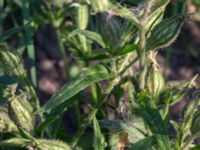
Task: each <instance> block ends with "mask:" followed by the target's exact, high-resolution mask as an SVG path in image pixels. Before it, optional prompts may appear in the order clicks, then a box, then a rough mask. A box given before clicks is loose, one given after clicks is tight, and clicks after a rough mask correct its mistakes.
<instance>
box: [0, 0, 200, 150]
mask: <svg viewBox="0 0 200 150" xmlns="http://www.w3.org/2000/svg"><path fill="white" fill-rule="evenodd" d="M16 2H17V1H16ZM37 2H38V1H37ZM168 3H169V1H168V0H157V1H156V0H146V1H143V2H141V3H140V4H139V5H137V7H135V8H134V9H133V10H130V9H128V8H126V7H125V6H122V5H118V4H115V2H111V1H108V0H102V1H99V0H83V1H78V0H77V1H56V0H52V1H49V2H47V1H41V3H39V4H38V3H34V5H33V8H32V10H33V14H32V23H33V24H34V26H35V27H37V26H39V24H41V22H40V21H41V20H43V23H44V22H48V23H49V24H51V25H52V26H53V27H54V29H55V32H56V40H57V43H58V45H59V49H60V53H61V54H62V59H63V61H64V64H65V69H66V74H67V75H68V78H70V80H69V81H68V82H67V83H66V85H64V86H63V87H62V88H61V89H60V90H59V91H58V92H56V93H55V94H54V95H53V96H52V97H51V98H50V100H49V101H48V102H47V103H46V104H45V105H44V106H40V105H39V100H38V98H37V95H36V92H35V90H34V86H33V85H32V83H31V82H30V81H29V79H28V76H27V73H26V71H25V69H24V67H23V63H22V59H21V56H20V53H19V51H16V50H15V49H14V48H12V47H11V46H9V44H8V43H6V42H5V41H3V40H1V43H0V65H1V67H2V68H3V72H4V73H6V74H8V75H9V76H10V77H12V78H14V79H15V80H16V82H17V85H19V86H12V87H11V88H9V89H10V90H8V86H7V85H3V86H2V87H1V91H2V92H3V93H6V94H4V95H3V97H2V98H1V107H0V148H1V149H9V150H10V149H15V150H16V149H41V150H46V149H48V150H51V149H52V150H57V149H60V150H67V149H77V150H78V149H96V150H101V149H118V150H123V149H125V148H128V149H130V150H131V149H133V150H141V149H143V150H145V149H146V150H148V149H153V150H155V149H160V150H170V149H175V150H186V149H190V148H191V149H192V148H193V149H195V148H197V149H198V147H199V145H195V143H193V142H194V139H196V138H197V137H198V136H199V133H200V131H199V117H200V116H199V109H198V107H199V98H200V97H199V95H198V94H199V91H197V92H196V94H195V96H194V97H193V98H191V102H190V103H189V104H188V105H187V106H185V108H184V110H183V112H182V115H181V118H182V121H181V122H179V121H177V120H172V119H171V118H170V114H169V107H170V105H173V104H175V103H177V102H178V101H180V100H181V99H182V98H183V96H184V95H187V92H188V91H189V90H191V89H194V88H198V87H199V85H198V84H197V83H196V78H197V76H195V77H193V78H192V79H191V80H190V81H181V82H167V81H165V80H164V77H163V75H162V73H161V71H160V66H159V64H158V63H157V60H156V54H157V51H158V50H159V49H162V48H165V47H167V46H169V45H171V44H172V43H173V42H174V41H175V39H176V38H177V36H178V34H179V32H180V30H181V27H182V25H183V23H184V20H185V16H186V15H187V14H186V13H185V12H184V11H183V12H182V14H177V15H176V16H173V17H169V18H167V19H163V14H164V11H165V8H166V6H167V5H168ZM63 5H64V8H63V7H62V6H63ZM34 6H35V7H34ZM66 8H68V10H66ZM22 9H25V10H24V13H25V14H26V13H27V8H22ZM36 9H37V11H34V10H36ZM183 10H184V9H183ZM38 11H40V12H41V14H40V15H39V17H38V18H34V17H35V16H34V15H38V14H37V13H38ZM66 13H67V15H68V16H72V15H73V16H76V17H75V19H74V20H73V19H71V20H69V21H71V22H72V24H73V25H74V26H70V27H69V26H65V25H64V24H63V22H64V17H63V16H62V15H64V14H66ZM26 16H27V15H26ZM24 17H25V16H24ZM40 17H41V18H40ZM37 19H38V20H37ZM40 19H41V20H40ZM39 20H40V21H39ZM28 29H29V28H26V29H25V31H27V30H28ZM27 36H28V35H27ZM2 37H3V36H2ZM27 38H28V37H27ZM1 39H4V38H1ZM65 45H67V46H68V51H69V52H71V54H72V55H73V57H74V59H75V60H76V61H83V62H84V69H82V70H80V72H79V74H78V75H77V76H76V77H73V78H72V77H70V76H69V71H70V66H69V65H68V62H67V61H68V59H66V54H65V49H64V48H65ZM31 50H32V47H31ZM94 61H95V62H96V64H97V65H93V62H94ZM137 62H138V63H139V66H138V65H137ZM133 66H137V67H138V69H135V70H134V69H133V68H132V67H133ZM86 88H88V89H89V91H90V94H85V93H84V92H81V91H82V90H84V89H86ZM83 95H84V96H83ZM83 97H84V98H83ZM111 98H114V100H115V102H114V104H113V106H111V105H110V104H109V103H108V101H109V100H110V99H111ZM122 99H126V101H122ZM80 100H82V101H87V103H88V104H89V105H88V109H89V113H88V114H81V113H80V108H79V107H78V105H77V103H78V102H79V101H80ZM71 106H75V109H76V115H75V117H76V122H77V127H78V130H77V132H76V134H75V135H73V136H72V137H67V136H70V135H66V133H62V135H64V136H62V135H61V134H60V132H63V131H62V130H61V129H62V128H61V126H60V122H61V119H62V114H63V112H65V111H66V110H67V109H68V108H70V107H71ZM109 109H112V111H114V113H115V114H118V116H120V115H121V117H116V118H115V120H109V114H108V110H109ZM171 126H172V127H173V128H174V130H175V136H171V135H170V133H169V131H168V130H169V127H171ZM87 129H88V130H87ZM89 129H90V130H89ZM59 140H61V141H62V142H61V141H59Z"/></svg>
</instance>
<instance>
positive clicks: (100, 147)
mask: <svg viewBox="0 0 200 150" xmlns="http://www.w3.org/2000/svg"><path fill="white" fill-rule="evenodd" d="M93 128H94V137H93V138H94V139H93V146H94V149H95V150H104V147H105V138H104V136H103V134H102V133H101V129H100V127H99V124H98V121H97V119H96V117H94V118H93Z"/></svg>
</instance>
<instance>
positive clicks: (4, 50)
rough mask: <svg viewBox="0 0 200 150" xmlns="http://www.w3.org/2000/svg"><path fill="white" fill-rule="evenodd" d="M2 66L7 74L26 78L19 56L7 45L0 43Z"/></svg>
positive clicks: (0, 61)
mask: <svg viewBox="0 0 200 150" xmlns="http://www.w3.org/2000/svg"><path fill="white" fill-rule="evenodd" d="M0 66H1V67H2V68H3V69H4V71H5V72H7V73H8V74H10V75H12V76H15V77H17V78H23V77H25V76H26V72H25V70H24V67H23V64H22V61H21V58H20V56H19V54H18V53H17V52H16V51H15V50H13V48H12V47H10V46H9V45H7V44H6V43H0Z"/></svg>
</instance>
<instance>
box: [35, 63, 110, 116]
mask: <svg viewBox="0 0 200 150" xmlns="http://www.w3.org/2000/svg"><path fill="white" fill-rule="evenodd" d="M111 77H112V75H110V74H109V72H108V70H107V69H106V68H105V67H104V66H102V65H98V66H95V67H91V68H88V69H86V70H84V71H83V72H82V73H81V74H80V75H79V76H78V77H76V78H75V79H73V80H71V81H70V82H69V83H67V84H66V85H64V86H63V87H62V88H61V89H60V90H59V91H58V92H57V93H55V94H54V95H53V96H52V97H51V99H50V100H49V101H48V102H47V103H46V104H45V105H44V106H43V107H42V108H41V109H40V110H39V112H42V113H44V112H46V113H47V114H48V113H51V112H52V111H54V110H56V109H57V108H58V107H59V106H60V105H62V104H65V107H68V106H69V105H71V104H73V103H74V101H75V99H70V98H71V97H72V96H74V95H76V94H77V93H79V92H80V91H81V90H83V89H85V88H86V87H88V86H90V85H91V84H93V83H95V82H98V81H101V80H105V79H108V78H111ZM60 112H61V113H62V112H63V110H60Z"/></svg>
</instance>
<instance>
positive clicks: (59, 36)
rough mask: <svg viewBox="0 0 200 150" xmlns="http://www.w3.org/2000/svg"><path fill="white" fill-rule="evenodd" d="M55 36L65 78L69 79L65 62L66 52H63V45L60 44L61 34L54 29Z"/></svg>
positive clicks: (66, 62)
mask: <svg viewBox="0 0 200 150" xmlns="http://www.w3.org/2000/svg"><path fill="white" fill-rule="evenodd" d="M55 34H56V41H57V44H58V48H59V51H60V54H61V57H62V60H63V63H64V69H65V74H66V76H67V78H69V71H68V61H67V57H66V52H65V47H64V44H63V42H62V38H61V34H60V31H59V29H57V28H56V29H55Z"/></svg>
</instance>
